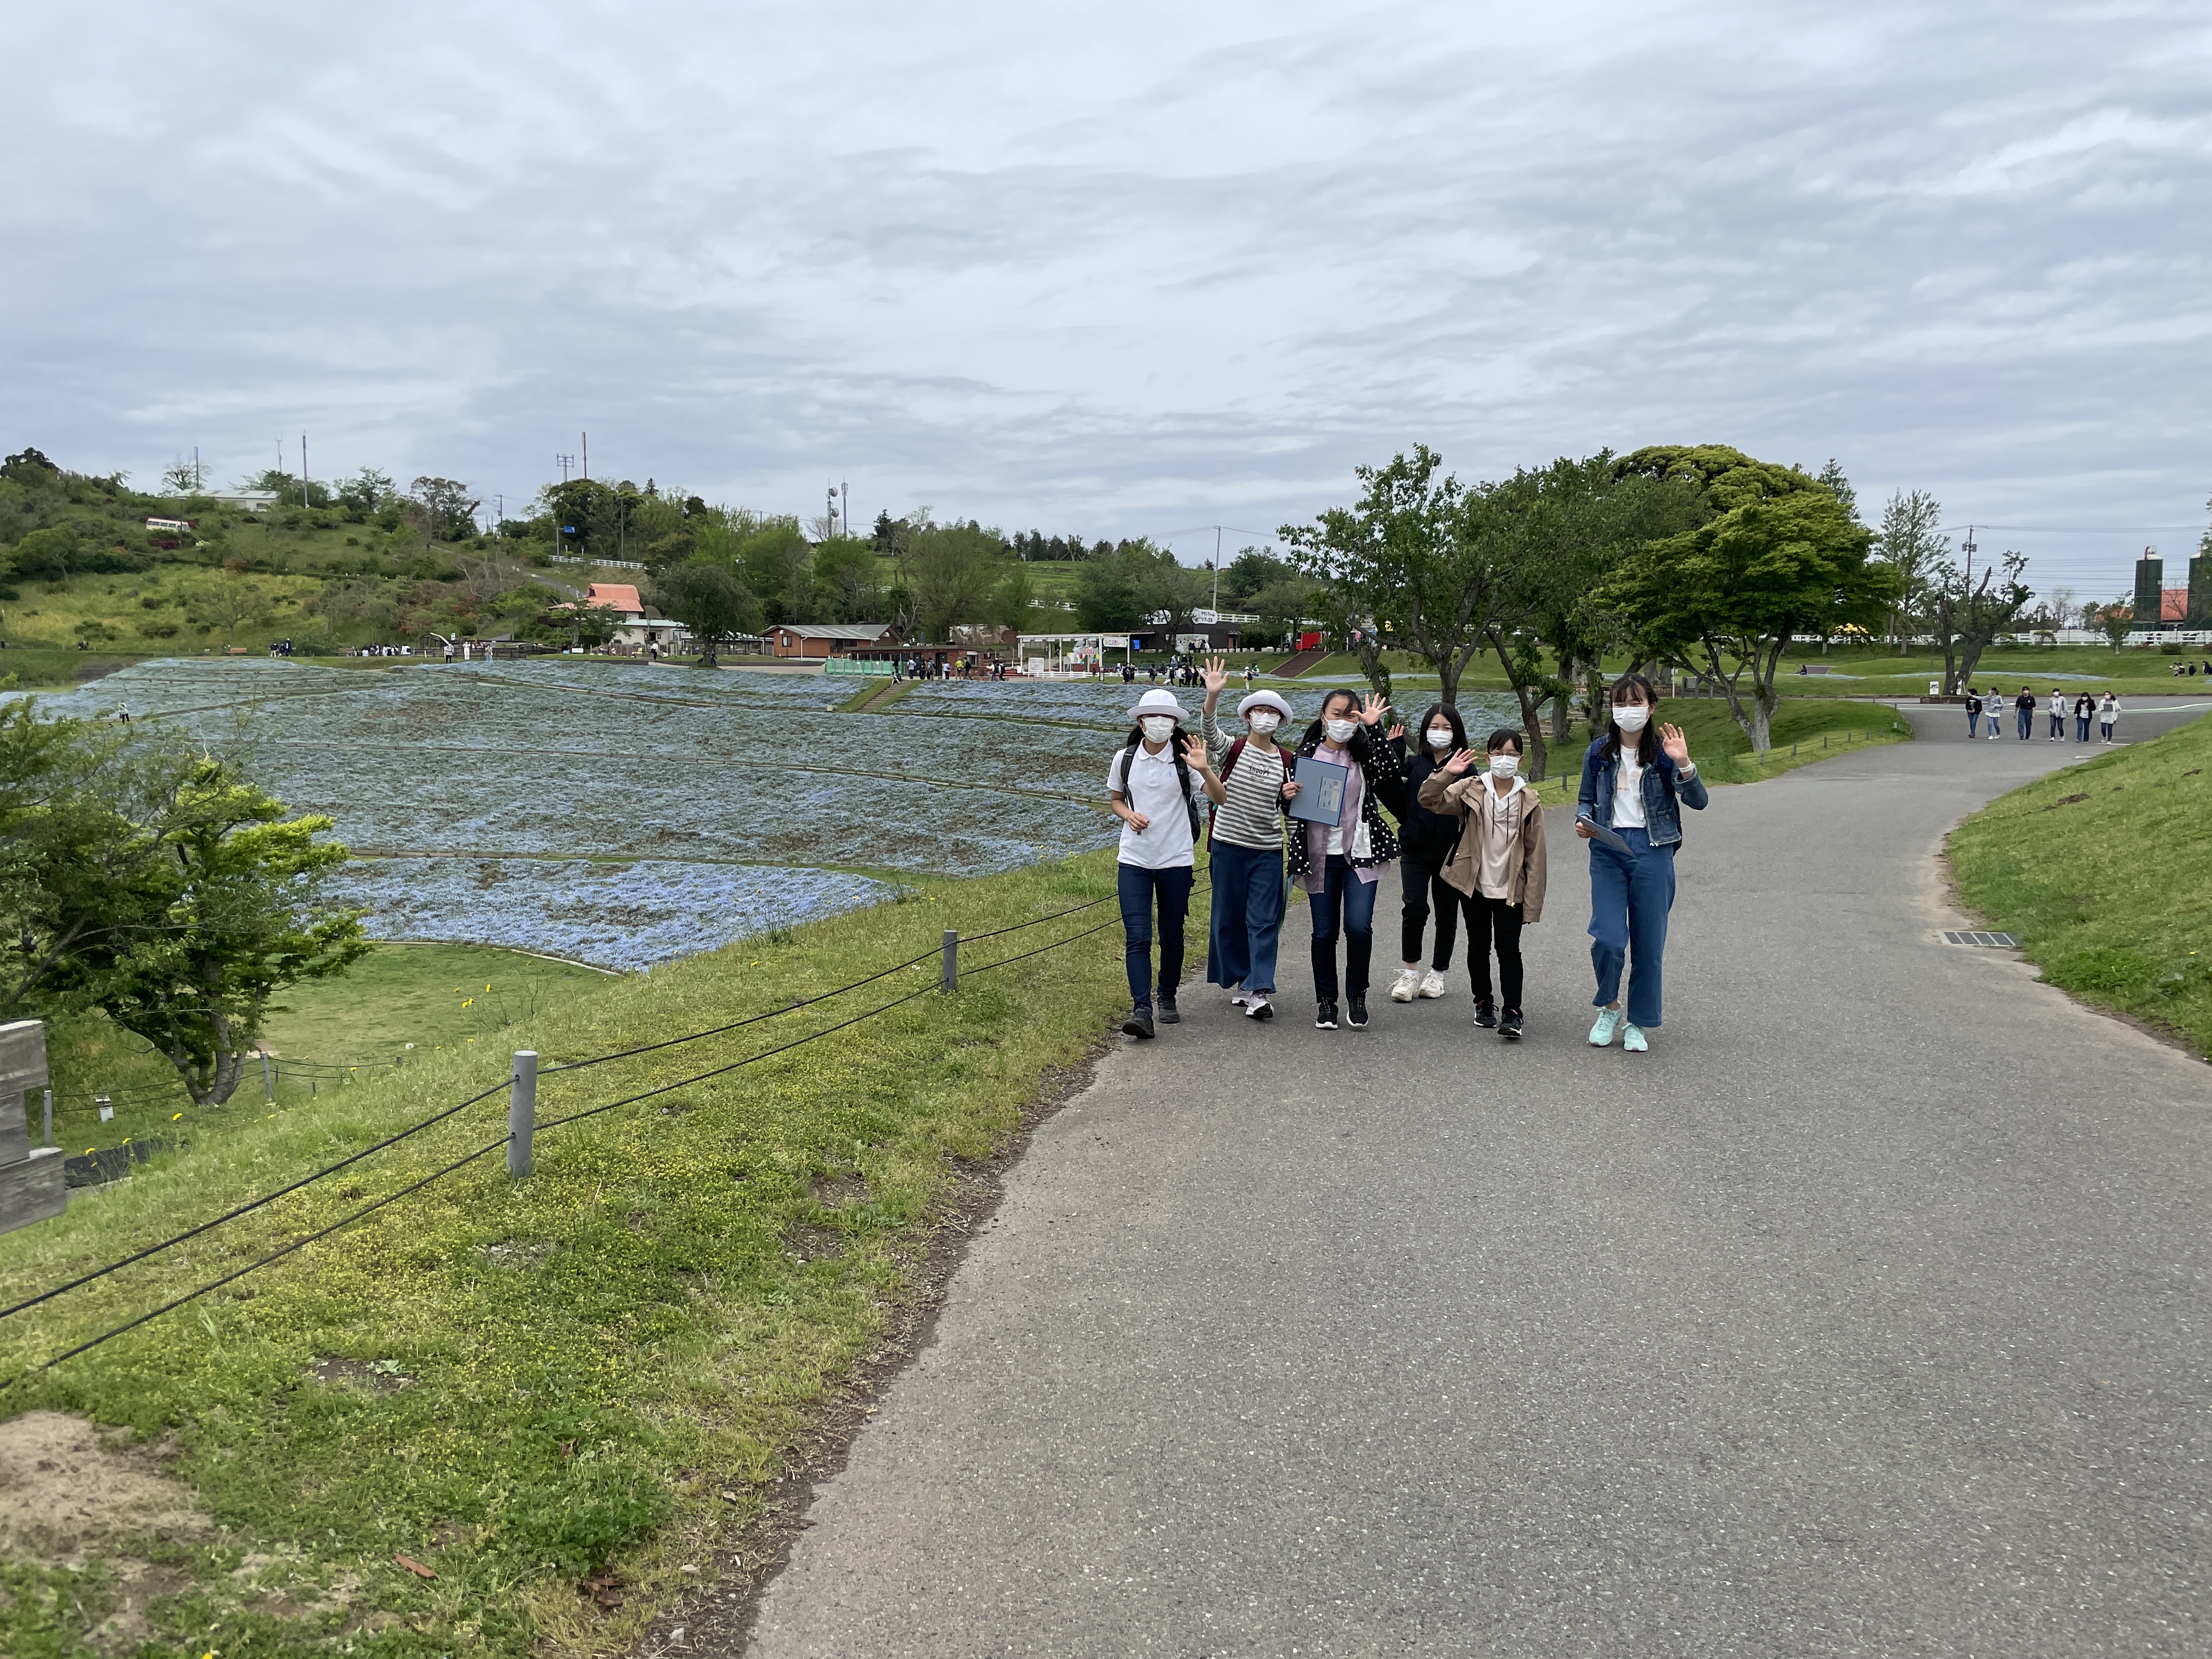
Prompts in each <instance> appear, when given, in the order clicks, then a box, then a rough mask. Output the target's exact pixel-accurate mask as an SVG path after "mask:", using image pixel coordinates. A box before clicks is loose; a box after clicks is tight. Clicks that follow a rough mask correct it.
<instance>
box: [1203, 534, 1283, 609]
mask: <svg viewBox="0 0 2212 1659" xmlns="http://www.w3.org/2000/svg"><path fill="white" fill-rule="evenodd" d="M1291 574H1295V573H1294V572H1292V570H1291V567H1290V566H1289V565H1287V564H1285V562H1283V561H1282V560H1280V559H1279V558H1277V557H1276V556H1274V555H1273V553H1263V552H1261V550H1259V549H1258V548H1256V547H1247V548H1244V549H1242V550H1240V551H1239V552H1238V553H1237V556H1236V557H1235V558H1233V559H1231V560H1230V562H1228V563H1227V564H1225V565H1224V566H1223V567H1222V568H1221V597H1222V598H1223V599H1225V601H1227V602H1228V603H1229V604H1231V605H1235V606H1237V608H1238V609H1240V610H1249V609H1250V608H1251V605H1252V601H1253V600H1254V599H1255V598H1257V597H1258V595H1259V592H1260V590H1261V588H1263V587H1265V586H1267V585H1268V584H1269V583H1270V582H1279V581H1280V580H1283V579H1284V578H1285V576H1289V575H1291Z"/></svg>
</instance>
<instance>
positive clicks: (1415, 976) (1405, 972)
mask: <svg viewBox="0 0 2212 1659" xmlns="http://www.w3.org/2000/svg"><path fill="white" fill-rule="evenodd" d="M1420 989H1421V970H1420V969H1418V968H1401V969H1399V970H1398V982H1397V983H1396V984H1395V985H1393V986H1392V987H1390V1000H1391V1001H1393V1002H1411V1001H1412V1000H1413V999H1414V997H1416V996H1417V995H1419V993H1420Z"/></svg>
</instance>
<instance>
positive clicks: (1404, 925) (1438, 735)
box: [1390, 702, 1474, 1002]
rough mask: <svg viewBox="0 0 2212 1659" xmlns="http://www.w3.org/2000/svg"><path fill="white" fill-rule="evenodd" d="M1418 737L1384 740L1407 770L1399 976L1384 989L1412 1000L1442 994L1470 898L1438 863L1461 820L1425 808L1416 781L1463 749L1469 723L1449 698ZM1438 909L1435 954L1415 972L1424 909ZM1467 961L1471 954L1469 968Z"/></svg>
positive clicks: (1421, 724)
mask: <svg viewBox="0 0 2212 1659" xmlns="http://www.w3.org/2000/svg"><path fill="white" fill-rule="evenodd" d="M1413 731H1414V732H1415V734H1416V735H1417V736H1418V738H1419V742H1418V744H1413V745H1411V746H1409V745H1408V744H1407V741H1406V739H1405V738H1392V739H1391V740H1390V748H1391V750H1392V751H1393V752H1394V753H1395V755H1396V756H1397V757H1398V764H1399V766H1400V768H1401V769H1402V770H1403V772H1404V775H1405V780H1406V783H1405V789H1406V794H1405V804H1404V806H1403V808H1402V810H1401V811H1399V813H1398V875H1399V878H1400V880H1401V884H1402V885H1403V888H1404V895H1405V896H1404V901H1403V903H1402V905H1401V908H1400V910H1399V921H1398V932H1399V944H1400V946H1401V951H1400V963H1401V966H1400V968H1399V972H1398V982H1397V983H1396V984H1395V985H1393V986H1392V987H1390V1000H1391V1001H1393V1002H1411V1001H1413V999H1414V998H1416V997H1440V996H1442V995H1443V994H1444V970H1445V969H1447V968H1449V967H1450V966H1451V959H1452V946H1453V945H1454V944H1455V943H1456V942H1457V939H1458V937H1459V919H1460V913H1461V912H1462V910H1468V911H1469V915H1468V927H1470V928H1472V927H1474V915H1473V914H1472V908H1471V907H1472V905H1473V900H1472V899H1470V898H1469V897H1468V895H1467V894H1466V892H1465V891H1463V890H1461V889H1458V888H1455V887H1454V886H1453V885H1452V884H1451V883H1449V882H1448V881H1446V880H1445V879H1444V874H1443V871H1444V866H1445V865H1446V864H1447V863H1449V861H1450V860H1451V856H1452V849H1453V848H1455V847H1456V846H1458V845H1459V841H1460V827H1461V820H1460V818H1459V817H1458V816H1457V815H1456V814H1455V813H1446V812H1437V811H1431V810H1429V807H1428V805H1426V803H1425V802H1424V801H1423V800H1422V799H1421V789H1422V786H1423V785H1425V784H1426V783H1427V782H1428V781H1429V780H1430V778H1431V777H1432V776H1434V775H1436V774H1437V772H1439V771H1440V770H1442V769H1443V765H1444V763H1445V762H1447V761H1448V760H1449V759H1450V758H1451V757H1453V756H1454V755H1457V754H1462V753H1464V752H1465V751H1466V749H1467V727H1466V726H1464V725H1462V723H1461V721H1460V717H1459V710H1458V709H1456V708H1453V707H1452V706H1451V705H1450V704H1449V703H1442V702H1439V703H1434V704H1431V706H1430V708H1429V712H1428V713H1427V714H1424V715H1422V716H1421V718H1420V719H1419V720H1417V721H1416V722H1414V726H1413ZM1432 908H1433V909H1434V910H1435V912H1436V917H1437V948H1436V954H1435V955H1434V956H1433V957H1431V958H1430V959H1429V962H1430V965H1429V969H1428V971H1427V972H1426V973H1423V972H1422V971H1421V940H1422V936H1423V935H1424V934H1425V933H1427V931H1428V925H1429V912H1430V911H1431V909H1432ZM1471 965H1472V959H1471V958H1470V966H1471Z"/></svg>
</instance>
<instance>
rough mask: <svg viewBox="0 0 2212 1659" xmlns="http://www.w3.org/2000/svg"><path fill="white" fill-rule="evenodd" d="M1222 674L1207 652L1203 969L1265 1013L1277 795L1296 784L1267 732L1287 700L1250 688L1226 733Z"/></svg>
mask: <svg viewBox="0 0 2212 1659" xmlns="http://www.w3.org/2000/svg"><path fill="white" fill-rule="evenodd" d="M1228 680H1229V675H1228V671H1226V670H1225V668H1224V667H1223V666H1222V662H1221V659H1220V658H1218V657H1213V658H1210V659H1207V661H1206V705H1205V707H1204V708H1202V709H1201V710H1200V715H1199V729H1200V731H1202V732H1204V733H1205V734H1206V750H1207V752H1208V753H1209V754H1210V755H1212V757H1213V760H1214V764H1215V765H1216V766H1217V767H1218V768H1219V776H1220V779H1221V786H1222V789H1223V791H1224V793H1223V795H1222V798H1221V805H1220V807H1219V808H1218V810H1217V811H1215V813H1214V815H1213V836H1212V841H1211V842H1210V843H1209V848H1210V851H1209V854H1208V857H1207V860H1206V868H1207V870H1208V871H1209V872H1211V874H1212V881H1213V904H1212V915H1211V918H1210V921H1209V922H1208V925H1207V927H1206V979H1207V981H1209V982H1210V983H1212V984H1215V985H1218V986H1220V987H1222V988H1223V989H1224V990H1225V991H1227V992H1228V993H1229V1000H1230V1002H1231V1004H1232V1005H1234V1006H1237V1007H1239V1008H1242V1009H1243V1011H1244V1014H1245V1017H1246V1018H1249V1019H1271V1018H1273V1017H1274V1012H1275V1008H1274V1004H1273V1002H1271V1001H1270V1000H1268V999H1269V998H1271V997H1273V995H1274V994H1275V958H1276V955H1277V952H1278V950H1279V946H1280V945H1281V943H1282V934H1283V907H1284V905H1285V902H1286V901H1287V900H1288V899H1289V897H1290V890H1289V889H1288V888H1287V887H1285V885H1284V884H1283V823H1284V817H1283V803H1284V802H1285V801H1286V800H1287V799H1290V798H1291V796H1292V795H1294V794H1296V793H1297V785H1295V784H1294V783H1292V782H1291V754H1290V750H1287V749H1285V748H1284V747H1283V746H1282V745H1281V744H1279V743H1277V742H1276V741H1275V734H1276V732H1278V731H1279V730H1280V729H1281V727H1282V725H1283V723H1284V722H1285V720H1289V719H1290V717H1291V706H1290V704H1289V703H1287V702H1284V701H1283V699H1282V697H1281V696H1279V694H1277V693H1275V692H1273V691H1255V692H1253V693H1252V694H1251V695H1250V696H1248V697H1246V698H1245V699H1244V701H1243V702H1240V703H1238V704H1237V718H1238V719H1240V720H1243V722H1244V729H1245V732H1246V735H1245V736H1243V737H1241V738H1233V739H1232V738H1231V737H1230V735H1229V734H1228V733H1227V732H1225V731H1223V730H1222V729H1221V725H1220V722H1219V721H1218V720H1216V719H1215V717H1214V709H1215V707H1216V705H1217V704H1218V703H1219V702H1220V701H1221V688H1222V687H1223V686H1224V685H1225V684H1227V683H1228ZM1298 827H1299V828H1304V826H1303V825H1300V826H1298Z"/></svg>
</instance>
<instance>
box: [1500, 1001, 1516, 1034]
mask: <svg viewBox="0 0 2212 1659" xmlns="http://www.w3.org/2000/svg"><path fill="white" fill-rule="evenodd" d="M1520 1035H1521V1011H1520V1010H1519V1009H1518V1008H1508V1009H1507V1010H1506V1011H1505V1017H1504V1018H1502V1019H1500V1020H1499V1021H1498V1036H1502V1037H1517V1036H1520Z"/></svg>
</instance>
